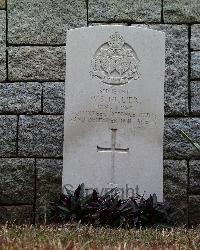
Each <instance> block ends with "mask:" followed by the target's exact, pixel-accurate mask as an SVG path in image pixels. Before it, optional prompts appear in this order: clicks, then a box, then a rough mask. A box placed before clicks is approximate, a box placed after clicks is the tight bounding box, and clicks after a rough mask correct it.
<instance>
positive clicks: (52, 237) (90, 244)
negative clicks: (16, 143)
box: [0, 225, 200, 250]
mask: <svg viewBox="0 0 200 250" xmlns="http://www.w3.org/2000/svg"><path fill="white" fill-rule="evenodd" d="M2 249H4V250H11V249H12V250H16V249H27V250H32V249H37V250H38V249H39V250H42V249H43V250H54V249H56V250H60V249H67V250H71V249H74V250H75V249H79V250H80V249H137V250H140V249H152V250H158V249H200V229H190V230H187V229H184V228H177V229H170V230H166V229H165V230H155V229H143V230H142V229H141V230H136V229H131V230H125V229H109V228H94V227H89V226H79V225H64V226H55V225H51V226H38V227H34V226H8V225H6V226H3V227H1V228H0V250H2Z"/></svg>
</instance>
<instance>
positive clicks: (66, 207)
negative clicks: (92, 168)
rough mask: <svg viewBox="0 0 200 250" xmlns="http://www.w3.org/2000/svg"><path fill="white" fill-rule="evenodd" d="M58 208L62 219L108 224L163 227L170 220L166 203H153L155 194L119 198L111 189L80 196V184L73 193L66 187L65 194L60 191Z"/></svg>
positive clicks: (99, 224)
mask: <svg viewBox="0 0 200 250" xmlns="http://www.w3.org/2000/svg"><path fill="white" fill-rule="evenodd" d="M58 208H59V209H60V210H61V215H60V218H61V220H62V221H63V222H80V223H86V224H92V225H95V226H105V225H107V226H111V227H140V226H142V227H146V226H161V225H162V226H164V225H165V226H166V225H168V224H169V222H170V218H169V216H168V212H169V209H170V208H169V205H168V204H166V203H159V202H157V198H156V195H155V194H154V195H153V196H152V195H150V197H149V198H148V199H144V198H143V197H142V196H140V195H137V196H136V197H131V198H128V199H126V200H122V199H120V198H119V196H118V194H117V192H115V189H113V190H111V191H110V192H108V193H106V194H105V195H103V196H100V195H99V194H98V193H97V192H96V191H95V190H93V192H92V194H90V195H87V196H84V185H83V184H81V185H79V186H78V188H77V189H76V190H75V192H72V191H70V190H68V189H66V194H64V193H62V194H61V197H60V202H59V205H58Z"/></svg>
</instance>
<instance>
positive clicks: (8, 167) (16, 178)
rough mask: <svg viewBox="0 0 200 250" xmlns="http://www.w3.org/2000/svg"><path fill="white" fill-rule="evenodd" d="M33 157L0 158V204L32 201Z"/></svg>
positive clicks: (28, 202)
mask: <svg viewBox="0 0 200 250" xmlns="http://www.w3.org/2000/svg"><path fill="white" fill-rule="evenodd" d="M33 199H34V159H20V158H12V159H8V158H0V204H16V203H27V204H31V203H33Z"/></svg>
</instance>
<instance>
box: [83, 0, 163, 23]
mask: <svg viewBox="0 0 200 250" xmlns="http://www.w3.org/2000/svg"><path fill="white" fill-rule="evenodd" d="M88 4H89V6H88V11H89V21H90V22H91V21H93V22H95V21H96V22H97V21H104V22H107V21H113V22H120V21H129V22H134V21H137V22H159V21H161V0H149V1H139V0H136V1H133V0H124V1H120V0H105V1H102V0H90V1H89V3H88Z"/></svg>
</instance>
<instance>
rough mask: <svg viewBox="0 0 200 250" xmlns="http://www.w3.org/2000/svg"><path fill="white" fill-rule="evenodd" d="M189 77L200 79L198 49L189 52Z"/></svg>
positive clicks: (199, 52) (199, 54)
mask: <svg viewBox="0 0 200 250" xmlns="http://www.w3.org/2000/svg"><path fill="white" fill-rule="evenodd" d="M191 79H193V80H194V79H200V51H195V52H191Z"/></svg>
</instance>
